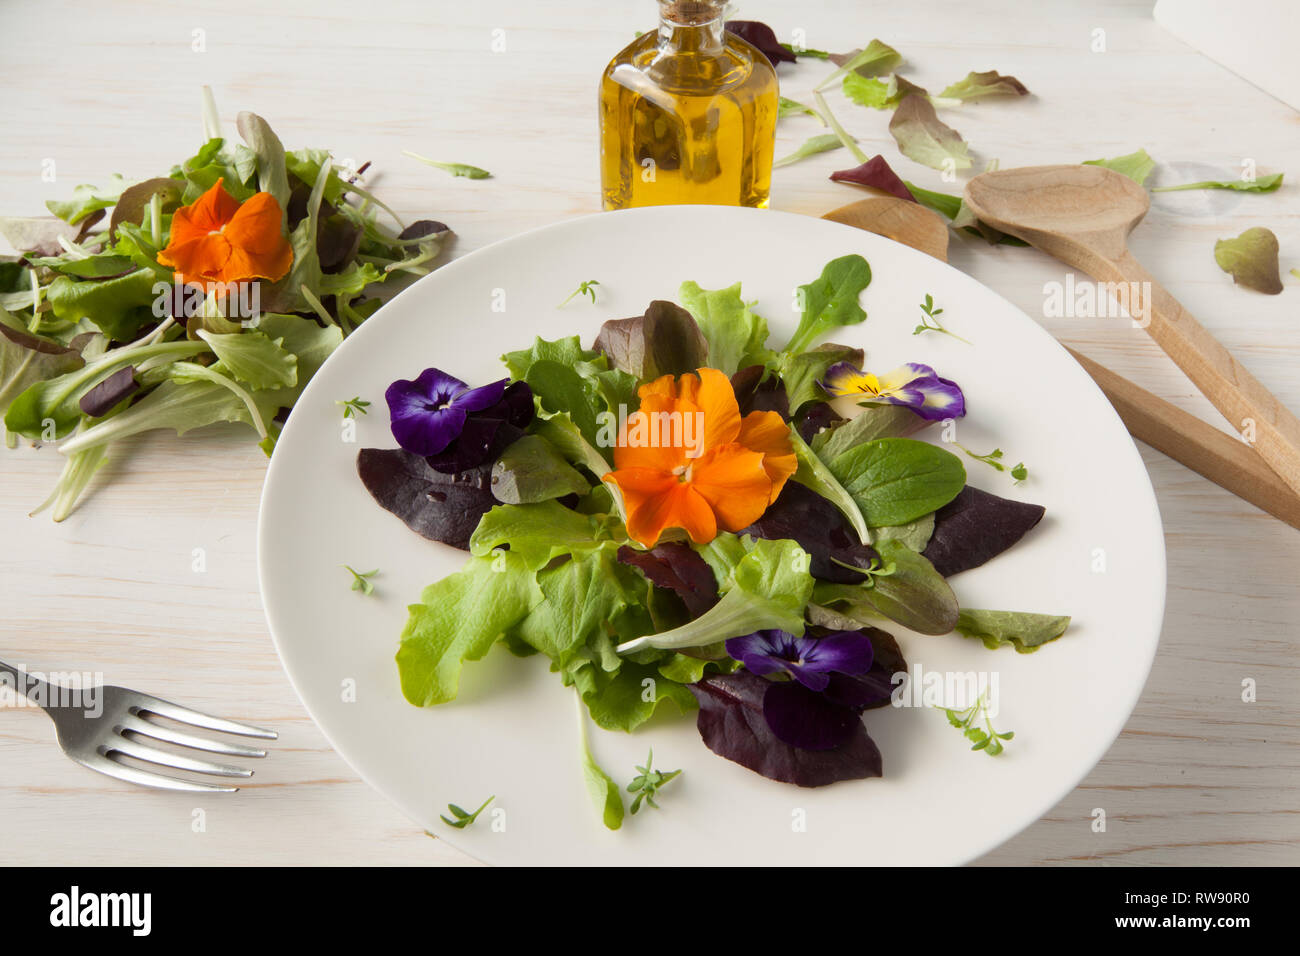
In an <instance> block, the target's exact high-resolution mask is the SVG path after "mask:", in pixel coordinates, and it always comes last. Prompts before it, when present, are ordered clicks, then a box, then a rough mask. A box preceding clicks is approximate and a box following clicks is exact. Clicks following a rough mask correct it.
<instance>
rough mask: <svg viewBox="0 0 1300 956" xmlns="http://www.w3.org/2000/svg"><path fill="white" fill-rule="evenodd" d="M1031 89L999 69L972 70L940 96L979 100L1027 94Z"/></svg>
mask: <svg viewBox="0 0 1300 956" xmlns="http://www.w3.org/2000/svg"><path fill="white" fill-rule="evenodd" d="M1028 94H1029V90H1028V89H1026V88H1025V84H1023V83H1021V82H1020V81H1019V80H1017V79H1016V78H1015V77H1014V76H1003V75H1002V74H1001V73H999V72H998V71H997V70H988V71H987V72H984V73H976V72H974V71H971V72H970V73H967V74H966V78H965V79H962V80H958V81H957V82H956V83H953V84H952V85H950V86H948V87H947V88H946V89H944V91H943V92H942V93H940V94H939V96H940V97H941V98H943V99H952V100H979V99H984V98H985V97H990V96H1027V95H1028Z"/></svg>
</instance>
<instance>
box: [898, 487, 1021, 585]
mask: <svg viewBox="0 0 1300 956" xmlns="http://www.w3.org/2000/svg"><path fill="white" fill-rule="evenodd" d="M1044 511H1045V509H1044V508H1043V507H1042V506H1041V505H1033V504H1028V503H1026V502H1023V501H1012V500H1010V499H1008V498H999V497H998V496H997V495H994V494H990V493H989V492H987V491H981V490H980V489H978V488H975V487H972V486H971V485H967V486H966V487H965V488H963V489H962V490H961V493H960V494H959V495H957V497H956V498H954V499H953V500H952V501H950V502H948V504H946V505H944V506H943V507H942V508H940V509H939V510H938V511H936V512H935V516H934V519H935V520H934V534H933V535H931V537H930V543H929V544H928V545H926V548H925V551H923V552H922V554H923V555H924V556H925V557H926V558H928V559H929V561H930V563H931V564H932V565H934V569H935V570H936V571H938V572H939V573H940V574H942V575H943V576H944V577H945V578H947V577H952V575H954V574H958V573H960V572H962V571H969V570H970V569H971V568H978V567H979V566H980V565H981V564H984V563H985V562H986V561H988V560H990V559H991V558H995V557H997V556H998V555H999V554H1001V553H1002V552H1003V551H1006V550H1007V549H1008V548H1010V547H1011V546H1012V545H1014V544H1015V543H1016V542H1017V541H1019V540H1020V539H1021V538H1023V537H1024V536H1025V535H1026V534H1028V533H1029V531H1030V529H1032V528H1033V527H1034V525H1036V524H1038V522H1039V521H1041V520H1042V518H1043V514H1044Z"/></svg>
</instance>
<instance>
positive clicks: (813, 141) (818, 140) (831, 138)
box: [772, 133, 844, 169]
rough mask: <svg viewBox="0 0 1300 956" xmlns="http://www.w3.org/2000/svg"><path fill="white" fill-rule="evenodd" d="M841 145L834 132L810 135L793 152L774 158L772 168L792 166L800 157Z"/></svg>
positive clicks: (814, 154)
mask: <svg viewBox="0 0 1300 956" xmlns="http://www.w3.org/2000/svg"><path fill="white" fill-rule="evenodd" d="M843 145H844V144H843V143H842V142H841V141H840V138H839V136H837V135H835V134H834V133H822V134H820V135H818V136H812V137H809V138H808V139H806V140H804V141H803V143H802V144H801V145H800V146H799V148H798V149H796V150H795V151H794V152H793V153H790V154H789V155H788V156H782V157H781V158H779V159H777V160H774V161H773V163H772V168H773V169H780V168H781V167H783V166H792V165H794V164H795V163H797V162H799V160H801V159H807V158H808V157H809V156H816V155H817V154H818V153H828V152H830V151H831V150H832V149H840V148H841V147H843Z"/></svg>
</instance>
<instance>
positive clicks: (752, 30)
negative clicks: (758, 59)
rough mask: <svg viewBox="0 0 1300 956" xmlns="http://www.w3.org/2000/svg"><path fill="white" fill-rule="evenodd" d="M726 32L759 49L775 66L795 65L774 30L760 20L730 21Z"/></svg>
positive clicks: (791, 56)
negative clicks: (783, 64) (782, 64)
mask: <svg viewBox="0 0 1300 956" xmlns="http://www.w3.org/2000/svg"><path fill="white" fill-rule="evenodd" d="M726 30H727V32H728V33H732V34H735V35H736V36H738V37H740V38H741V39H742V40H744V41H745V42H746V43H748V44H750V45H751V46H753V47H755V48H757V49H758V50H759V51H760V52H762V54H763V55H764V56H765V57H767V59H768V62H770V63H771V64H772V65H773V66H776V65H777V64H778V63H793V62H794V61H795V59H796V57H795V55H794V54H793V53H791V52H790V51H789V50H787V49H786V48H785V47H784V46H783V45H782V44H781V41H780V40H778V39H777V38H776V33H775V32H774V31H773V30H772V28H771V27H769V26H768V25H767V24H766V23H763V22H761V21H759V20H728V21H727V26H726Z"/></svg>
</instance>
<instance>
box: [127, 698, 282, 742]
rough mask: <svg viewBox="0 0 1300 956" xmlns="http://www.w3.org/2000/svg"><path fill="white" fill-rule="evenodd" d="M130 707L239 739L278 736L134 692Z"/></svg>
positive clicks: (273, 732)
mask: <svg viewBox="0 0 1300 956" xmlns="http://www.w3.org/2000/svg"><path fill="white" fill-rule="evenodd" d="M130 705H131V708H132V710H133V711H134V710H147V711H148V712H149V713H151V714H157V715H158V716H159V717H166V718H167V719H168V720H175V721H178V722H179V723H182V724H190V725H192V726H194V727H203V728H205V729H207V730H216V731H219V732H221V733H223V734H236V735H238V736H240V737H260V738H261V739H263V740H275V739H276V738H277V737H279V736H280V735H279V734H277V733H276V732H275V731H274V730H263V729H262V728H260V727H254V726H252V725H251V724H241V723H237V722H236V721H233V720H226V719H225V718H224V717H214V716H212V715H211V714H205V713H203V712H201V711H197V710H190V708H188V707H182V706H181V705H180V704H173V703H172V702H171V701H167V700H162V699H160V698H158V697H152V696H150V695H149V694H141V693H138V692H135V691H133V692H132V697H131V700H130Z"/></svg>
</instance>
